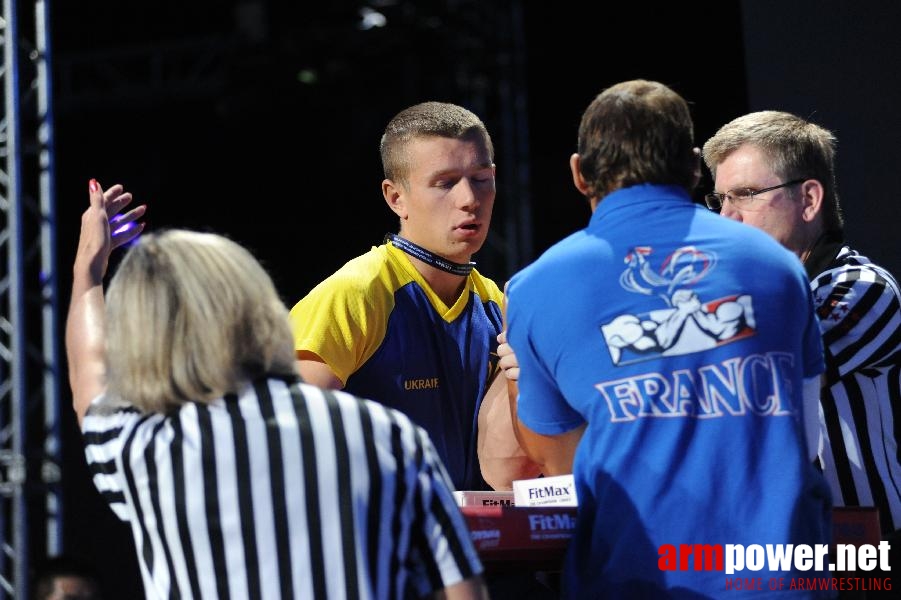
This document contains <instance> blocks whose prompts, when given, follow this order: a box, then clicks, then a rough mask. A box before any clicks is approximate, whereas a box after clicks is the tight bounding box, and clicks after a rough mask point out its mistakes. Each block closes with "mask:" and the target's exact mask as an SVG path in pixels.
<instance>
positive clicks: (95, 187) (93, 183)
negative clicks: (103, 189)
mask: <svg viewBox="0 0 901 600" xmlns="http://www.w3.org/2000/svg"><path fill="white" fill-rule="evenodd" d="M88 189H89V190H90V191H92V192H96V191H97V190H99V189H100V186H99V185H98V184H97V180H96V179H92V180H90V181H89V182H88Z"/></svg>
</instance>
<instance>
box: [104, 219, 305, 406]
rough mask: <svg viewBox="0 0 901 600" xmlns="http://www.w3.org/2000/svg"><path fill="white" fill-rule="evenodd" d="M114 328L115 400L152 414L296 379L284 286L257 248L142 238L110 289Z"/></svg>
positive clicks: (110, 347)
mask: <svg viewBox="0 0 901 600" xmlns="http://www.w3.org/2000/svg"><path fill="white" fill-rule="evenodd" d="M106 329H107V336H106V338H107V346H106V363H107V364H106V366H107V393H108V397H109V398H110V399H111V400H113V401H123V402H127V403H129V404H131V405H133V406H135V407H136V408H138V409H140V410H142V411H144V412H159V411H164V410H166V409H167V408H168V407H173V406H177V405H179V404H182V403H184V402H209V401H210V400H212V399H214V398H217V397H220V396H222V395H223V394H225V393H226V392H237V391H239V390H240V389H241V388H242V387H243V386H244V385H246V384H247V383H248V382H250V381H251V380H253V379H255V378H256V377H259V376H262V375H264V374H274V375H283V376H290V375H294V374H295V366H294V365H295V359H294V343H293V339H292V334H291V329H290V325H289V321H288V310H287V308H286V307H285V305H284V303H283V302H282V300H281V299H280V298H279V295H278V293H277V291H276V289H275V284H274V283H273V282H272V279H271V278H270V277H269V274H268V273H266V271H265V270H264V269H263V267H262V265H260V263H259V262H258V261H257V260H256V259H255V258H254V257H253V255H251V253H250V252H249V251H247V250H246V249H245V248H244V247H242V246H241V245H239V244H237V243H236V242H234V241H231V240H229V239H227V238H225V237H223V236H221V235H217V234H213V233H200V232H194V231H187V230H182V229H172V230H169V231H165V232H162V233H157V234H147V235H145V236H144V237H142V238H141V240H140V241H139V242H138V243H137V244H136V245H135V246H133V247H132V248H131V249H129V251H128V253H127V254H126V255H125V257H124V258H123V260H122V262H121V264H120V265H119V267H118V269H117V270H116V273H115V275H114V276H113V278H112V281H111V282H110V285H109V289H108V292H107V294H106Z"/></svg>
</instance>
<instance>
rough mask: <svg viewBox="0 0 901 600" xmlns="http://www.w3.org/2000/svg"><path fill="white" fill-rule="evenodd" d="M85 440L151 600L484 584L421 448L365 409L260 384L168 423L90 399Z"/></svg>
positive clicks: (316, 392)
mask: <svg viewBox="0 0 901 600" xmlns="http://www.w3.org/2000/svg"><path fill="white" fill-rule="evenodd" d="M82 429H83V433H84V438H85V443H86V454H87V459H88V464H89V467H90V469H91V471H92V474H93V478H94V483H95V485H96V487H97V489H98V490H99V491H100V492H101V494H102V495H103V496H104V497H105V499H106V500H107V502H108V503H109V505H110V507H111V508H112V509H113V511H114V512H115V513H116V514H117V515H118V516H119V517H120V518H121V519H123V520H126V521H129V523H130V525H131V529H132V533H133V536H134V540H135V544H136V550H137V553H138V562H139V565H140V569H141V574H142V578H143V583H144V589H145V593H146V596H147V597H148V598H185V599H186V598H218V599H222V600H224V599H226V598H240V599H244V598H262V599H266V600H269V599H273V598H276V599H277V598H315V599H320V598H402V597H410V596H420V595H423V594H426V593H429V592H432V591H434V590H437V589H440V588H442V587H445V586H448V585H451V584H454V583H457V582H459V581H461V580H463V579H465V578H468V577H471V576H473V575H475V574H477V573H480V572H481V570H482V566H481V563H480V561H479V558H478V556H477V554H476V551H475V548H474V547H473V544H472V541H471V539H470V537H469V530H468V528H467V526H466V524H465V522H464V520H463V517H462V515H461V513H460V511H459V509H458V508H457V506H456V504H455V502H454V499H453V495H452V489H451V485H450V483H449V478H448V476H447V474H446V472H445V469H444V466H443V465H442V464H441V462H440V459H439V458H438V455H437V454H436V451H435V449H434V448H433V446H432V443H431V441H430V439H429V438H428V434H426V433H425V431H424V430H423V429H421V428H419V427H417V426H415V425H413V424H412V423H411V422H410V420H409V419H407V418H406V417H405V416H404V415H403V414H401V413H399V412H397V411H394V410H391V409H387V408H385V407H384V406H382V405H380V404H377V403H375V402H370V401H366V400H359V399H357V398H355V397H353V396H350V395H348V394H345V393H343V392H330V391H324V390H321V389H319V388H316V387H313V386H310V385H307V384H303V383H291V382H284V381H281V380H278V379H268V380H263V381H259V382H256V383H255V384H254V385H252V386H249V387H248V388H247V389H246V390H244V391H243V392H242V393H241V394H240V396H226V397H225V398H224V399H219V400H217V401H215V402H213V403H211V404H199V403H188V404H185V405H183V406H181V407H180V408H178V409H177V410H173V411H172V412H171V413H169V414H166V415H163V414H141V413H139V412H137V411H135V410H134V409H132V408H128V407H124V408H123V407H118V408H117V407H110V406H108V405H105V403H104V402H103V400H102V399H101V400H99V401H95V403H94V404H93V405H92V407H91V409H90V410H89V411H88V414H87V416H86V417H85V419H84V421H83V425H82Z"/></svg>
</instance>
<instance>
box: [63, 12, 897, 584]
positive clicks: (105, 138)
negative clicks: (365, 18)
mask: <svg viewBox="0 0 901 600" xmlns="http://www.w3.org/2000/svg"><path fill="white" fill-rule="evenodd" d="M366 6H368V7H369V8H374V9H376V10H378V11H379V12H380V13H381V14H382V15H384V16H385V18H386V21H387V22H386V24H385V26H384V27H380V28H373V29H369V30H362V29H360V28H359V25H360V23H361V13H360V9H361V8H363V7H366ZM899 17H901V9H899V8H898V7H897V6H896V5H895V3H892V2H889V1H887V0H886V1H884V2H879V1H874V2H861V3H846V2H840V1H839V0H834V1H814V0H802V1H798V2H791V3H785V2H776V1H775V0H773V1H769V0H762V1H754V2H746V3H743V2H740V1H738V0H724V1H720V2H686V3H675V2H661V3H643V2H621V3H610V2H603V3H601V2H596V3H587V2H568V1H558V2H553V3H546V2H532V1H524V2H513V1H498V2H471V1H466V0H458V1H450V0H447V1H443V2H438V1H419V2H402V1H399V0H398V1H391V0H381V1H375V2H370V3H368V4H367V3H363V2H351V1H347V0H342V1H334V2H328V3H325V2H324V3H309V2H295V3H289V2H275V1H274V0H273V1H263V0H259V1H252V0H241V1H226V0H221V1H215V2H214V1H212V0H203V1H199V0H198V1H191V2H182V1H178V2H176V1H174V0H165V1H161V2H155V3H141V4H137V3H133V2H131V3H124V2H109V1H99V0H90V1H81V2H57V3H54V6H53V20H52V22H51V35H52V40H53V51H54V75H53V78H54V86H55V93H54V99H55V134H56V169H57V172H56V190H57V214H58V220H59V227H58V236H59V238H58V239H59V242H58V245H59V254H60V256H59V261H60V269H59V271H60V273H62V274H63V281H61V286H60V292H61V295H62V298H64V299H67V298H68V291H69V290H68V285H69V284H68V281H66V276H67V275H68V272H69V271H68V265H69V263H70V261H71V258H72V251H73V250H74V247H75V243H76V236H77V228H78V224H79V215H80V213H81V211H82V210H83V209H84V207H85V206H86V204H87V182H88V180H89V179H90V178H92V177H94V178H97V179H98V180H99V181H100V182H101V184H102V185H103V186H104V187H107V186H109V185H112V184H113V183H123V184H125V185H126V186H127V188H128V189H129V190H130V191H132V192H133V193H134V195H135V197H136V199H137V201H138V202H141V203H147V204H148V205H149V212H148V217H147V221H148V225H149V227H150V228H151V229H153V228H157V229H158V228H162V227H176V226H177V227H190V228H195V229H202V230H210V231H216V232H219V233H224V234H226V235H228V236H230V237H232V238H233V239H236V240H238V241H240V242H242V243H243V244H245V245H247V246H248V247H249V248H250V249H251V250H253V251H254V252H255V253H256V255H257V256H258V257H259V258H260V259H261V261H262V262H263V263H264V264H265V265H266V266H267V267H268V268H269V270H270V272H271V274H272V275H273V278H274V279H275V281H276V285H277V286H278V288H279V290H280V292H281V293H282V295H283V298H284V300H285V302H286V304H288V305H289V306H290V305H292V304H293V303H294V302H295V301H296V300H298V299H299V298H300V297H301V296H302V295H303V294H305V293H306V292H307V291H308V290H309V289H310V288H311V287H312V286H313V285H314V284H315V283H317V282H318V281H320V280H321V279H323V278H324V277H325V276H327V275H328V274H330V273H331V272H332V271H334V270H335V269H336V268H338V267H339V266H340V265H341V264H343V263H344V262H345V261H346V260H348V259H350V258H352V257H354V256H356V255H357V254H360V253H361V252H363V251H365V250H367V249H368V248H369V247H370V246H372V245H375V244H377V243H379V242H380V240H381V238H382V236H383V235H384V233H386V232H388V231H394V230H396V223H395V220H394V218H393V214H392V213H390V211H389V210H388V209H387V207H386V206H385V205H384V201H383V199H382V197H381V193H380V182H381V178H382V175H381V165H380V162H379V155H378V141H379V137H380V135H381V132H382V129H383V128H384V126H385V124H386V123H387V121H388V120H389V119H390V118H391V117H392V116H393V115H394V114H395V113H397V112H398V111H399V110H401V109H403V108H405V107H407V106H409V105H411V104H414V103H417V102H420V101H424V100H444V101H450V102H456V103H459V104H462V105H464V106H467V107H469V108H471V109H473V110H474V111H475V112H476V113H477V114H479V115H480V116H481V117H482V118H483V120H484V121H485V122H486V125H487V126H488V129H489V131H490V132H491V133H492V135H493V136H494V142H495V146H496V153H497V163H498V173H497V177H498V186H499V193H498V198H497V204H496V209H495V218H494V223H493V227H492V234H491V236H490V237H489V243H488V244H487V246H486V250H483V253H480V255H479V256H476V260H477V261H478V262H479V264H480V269H481V270H482V271H483V272H485V273H486V274H487V275H489V276H491V277H493V278H494V279H495V280H497V281H498V282H503V281H505V280H506V279H507V278H508V277H509V276H510V275H511V274H512V272H513V270H515V268H516V267H517V266H522V265H523V264H525V263H526V262H528V261H529V260H531V259H533V258H534V257H535V256H537V254H538V253H540V251H542V250H543V249H545V248H546V247H548V246H549V245H551V244H552V243H554V242H555V241H557V240H559V239H560V238H562V237H563V236H565V235H567V234H568V233H571V232H572V231H574V230H576V229H578V228H580V227H582V226H583V225H584V224H585V223H586V221H587V219H588V216H589V211H588V207H587V205H586V203H585V201H584V199H583V198H582V197H581V196H579V195H578V194H577V192H576V191H575V190H574V188H573V187H572V184H571V180H570V175H569V168H568V157H569V155H570V153H571V152H572V151H573V150H574V148H575V142H576V131H577V127H578V122H579V118H580V116H581V113H582V110H583V109H584V108H585V107H586V106H587V105H588V103H589V102H590V101H591V100H592V99H593V97H594V96H595V95H596V94H597V93H598V92H600V91H601V90H602V89H603V88H604V87H606V86H607V85H610V84H612V83H615V82H618V81H621V80H624V79H634V78H647V79H656V80H659V81H662V82H664V83H666V84H668V85H670V86H671V87H673V88H674V89H675V90H676V91H678V92H679V93H681V94H682V95H683V96H684V97H685V98H686V99H687V100H689V102H690V103H691V105H692V110H693V116H694V118H695V123H696V137H697V142H698V144H699V145H700V144H702V143H703V141H704V140H706V139H707V138H708V137H710V135H712V134H713V133H714V132H715V130H716V129H717V127H719V126H720V125H721V124H723V123H725V122H726V121H728V120H730V119H732V118H733V117H736V116H738V115H740V114H742V113H744V112H747V111H748V110H757V109H764V108H774V109H786V110H791V111H795V112H798V113H800V114H803V115H805V116H810V117H812V118H813V119H814V120H815V121H817V122H819V123H821V124H823V125H824V126H826V127H829V128H831V129H833V130H834V131H835V132H836V133H837V134H838V136H839V140H840V150H839V164H840V172H839V177H840V179H839V191H840V193H841V194H842V197H843V202H844V208H845V213H846V216H847V218H848V222H849V223H848V230H849V234H850V236H851V240H852V241H853V242H855V244H856V245H857V246H858V247H859V249H860V250H862V251H863V252H864V253H866V254H869V255H871V256H873V257H874V258H878V259H880V260H882V261H883V262H884V263H885V264H886V265H887V266H889V267H890V268H892V269H894V270H895V271H896V272H898V271H899V270H901V264H899V256H898V245H897V243H896V242H895V230H896V228H897V227H898V225H899V219H898V210H899V209H898V199H897V198H896V196H897V195H898V185H897V183H898V182H897V172H898V170H899V169H898V166H899V164H898V153H897V152H896V151H895V148H894V145H893V144H892V142H894V141H895V140H896V139H898V138H899V133H901V132H899V131H898V129H899V123H901V120H899V118H898V116H897V110H896V109H895V107H896V106H897V105H898V103H899V100H901V90H899V84H898V80H897V77H898V76H897V71H898V68H897V66H898V59H899V57H901V50H899V47H898V46H899V42H898V36H897V35H896V32H897V29H898V25H899V23H901V19H899ZM513 106H515V107H516V109H517V110H512V108H511V107H513ZM516 115H520V116H522V118H520V119H519V120H518V121H517V119H516V118H514V117H515V116H516ZM511 121H513V122H514V124H515V127H512V128H511V126H510V123H511ZM510 141H513V142H514V143H505V142H510ZM514 144H515V148H514V147H513V146H514ZM709 187H710V183H709V178H707V177H706V175H705V181H704V182H703V183H702V189H701V190H699V194H698V198H700V194H702V193H703V192H705V191H708V190H709ZM516 209H521V210H516ZM514 214H516V215H519V217H518V218H520V219H525V222H526V224H527V225H528V224H531V225H530V226H529V227H527V232H526V233H525V234H523V235H522V238H521V240H520V243H521V246H522V245H523V244H524V247H526V248H530V250H529V251H528V252H526V253H520V254H519V255H517V258H516V260H515V261H513V264H512V265H511V262H510V261H509V260H507V261H505V260H504V257H503V254H504V243H506V242H505V241H504V240H503V239H502V238H504V237H505V236H504V224H505V222H506V221H508V220H509V219H511V218H512V215H514ZM499 240H500V241H499ZM481 254H485V256H482V255H481ZM136 318H139V316H136ZM66 400H67V398H66ZM64 416H65V424H64V425H65V427H64V429H65V436H64V442H65V445H64V447H65V449H66V450H65V451H66V453H67V455H68V457H69V460H68V461H67V464H66V465H65V468H64V480H63V481H64V486H65V487H64V493H65V496H64V501H65V511H64V523H65V529H64V537H65V540H64V542H65V549H66V551H67V552H71V553H74V554H78V555H81V556H83V557H85V558H87V559H89V560H90V561H92V562H93V563H94V564H95V565H97V566H98V567H101V569H102V571H103V572H104V579H105V581H104V583H105V584H106V586H107V591H108V593H109V595H110V597H113V598H132V597H134V598H137V597H141V587H140V577H139V574H138V572H137V567H136V561H135V559H134V549H133V546H132V543H131V539H130V533H129V531H128V530H127V528H126V527H125V526H123V525H121V524H119V523H118V522H117V521H116V520H115V518H114V517H113V515H112V513H111V512H110V511H109V510H108V509H107V508H106V507H105V506H103V505H102V504H101V502H100V500H99V497H98V496H97V494H96V492H95V491H94V490H93V488H92V487H91V485H90V481H89V478H88V475H87V471H86V469H85V467H84V461H83V458H82V456H81V448H80V446H79V444H80V440H79V439H78V436H77V430H76V425H75V421H74V418H73V417H72V416H71V415H70V414H68V413H66V412H65V411H64Z"/></svg>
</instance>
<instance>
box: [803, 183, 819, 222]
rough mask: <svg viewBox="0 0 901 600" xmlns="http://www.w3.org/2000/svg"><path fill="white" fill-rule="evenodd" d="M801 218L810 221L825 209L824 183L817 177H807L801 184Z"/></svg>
mask: <svg viewBox="0 0 901 600" xmlns="http://www.w3.org/2000/svg"><path fill="white" fill-rule="evenodd" d="M800 187H801V218H802V219H804V221H805V222H807V223H810V222H811V221H813V220H814V219H816V218H817V216H818V215H819V214H820V213H822V210H823V194H824V193H825V190H823V184H822V183H820V182H819V181H818V180H816V179H807V180H805V181H804V182H803V183H802V184H801V186H800Z"/></svg>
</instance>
